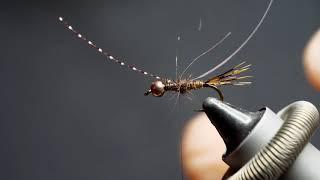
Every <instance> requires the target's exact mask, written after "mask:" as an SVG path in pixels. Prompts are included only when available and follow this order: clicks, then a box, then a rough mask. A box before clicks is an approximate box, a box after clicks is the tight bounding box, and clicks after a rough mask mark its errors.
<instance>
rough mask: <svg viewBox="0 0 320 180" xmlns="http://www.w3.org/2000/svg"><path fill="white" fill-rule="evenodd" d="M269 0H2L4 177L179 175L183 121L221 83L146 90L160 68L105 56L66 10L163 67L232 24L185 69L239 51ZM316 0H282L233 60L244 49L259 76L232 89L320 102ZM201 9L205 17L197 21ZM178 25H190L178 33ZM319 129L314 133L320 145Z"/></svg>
mask: <svg viewBox="0 0 320 180" xmlns="http://www.w3.org/2000/svg"><path fill="white" fill-rule="evenodd" d="M267 4H268V1H267V0H264V1H254V0H242V1H231V0H200V1H199V0H187V1H182V0H162V1H154V0H137V1H129V0H122V1H119V0H107V1H101V0H91V1H59V0H58V1H50V0H49V1H38V2H36V1H20V2H18V1H7V2H5V1H3V2H2V4H1V7H0V9H1V10H0V17H1V28H0V36H1V50H0V52H1V58H0V63H1V64H0V82H1V88H0V91H1V93H0V107H1V108H0V109H1V110H0V113H1V116H0V118H1V121H0V123H1V124H0V128H1V129H0V142H1V148H0V159H1V161H0V167H1V168H0V179H8V180H9V179H14V180H20V179H21V180H22V179H23V180H29V179H30V180H31V179H32V180H42V179H47V180H50V179H60V180H63V179H77V180H84V179H97V180H98V179H113V180H117V179H154V180H156V179H159V180H160V179H161V180H162V179H180V178H181V167H180V155H179V148H180V144H179V143H180V136H181V132H182V130H183V126H184V124H185V123H186V122H188V119H190V118H191V117H192V116H193V115H195V112H193V110H194V109H199V108H200V107H201V102H202V100H203V99H205V98H206V97H207V96H216V93H215V92H214V91H212V90H206V89H203V90H198V91H194V92H193V94H194V95H193V96H192V100H189V99H187V98H186V97H181V98H180V100H179V102H178V104H177V105H176V106H174V103H175V98H173V99H171V98H170V97H171V94H170V93H168V94H166V95H165V96H164V97H162V98H155V97H151V96H149V97H145V96H143V93H144V92H145V91H146V90H147V89H148V88H149V86H150V84H151V82H152V80H153V79H151V78H148V77H146V76H143V75H141V74H139V73H136V72H132V71H129V70H127V69H125V68H122V67H120V66H119V65H117V64H115V63H111V62H108V61H105V59H104V57H102V56H101V55H100V54H98V53H97V52H96V51H95V50H93V49H92V48H89V47H88V45H87V44H86V43H84V42H83V41H80V40H78V39H77V38H76V37H75V36H74V35H73V34H72V33H71V32H70V31H67V30H66V29H65V28H64V27H63V26H62V25H61V23H59V22H58V17H59V16H63V17H64V18H65V19H66V20H68V21H69V22H70V23H71V24H72V25H73V27H74V28H75V29H78V30H80V31H81V32H82V33H83V34H84V35H86V36H87V37H88V38H90V39H92V40H93V41H94V42H95V43H96V44H98V45H99V46H101V47H102V48H103V49H105V50H107V51H109V52H110V53H111V54H113V56H115V57H118V58H119V59H123V60H124V61H126V62H128V63H132V64H134V65H135V66H136V67H138V68H141V69H143V70H145V71H147V72H153V73H156V74H159V75H160V76H161V77H168V78H175V55H176V52H178V54H179V70H180V72H181V71H182V70H183V69H184V68H185V66H186V65H187V64H188V62H189V61H190V60H191V59H193V58H194V57H196V56H198V55H199V54H200V53H202V52H203V51H204V50H207V49H208V48H209V47H211V46H212V45H213V44H214V43H215V42H217V41H218V40H219V39H220V38H221V37H222V36H224V35H225V34H226V33H227V32H232V35H231V36H230V37H229V38H228V39H227V40H226V41H225V42H224V43H223V45H222V46H220V47H219V48H217V49H216V50H214V51H213V52H211V53H209V54H207V55H206V56H204V57H202V58H201V60H199V61H198V62H197V63H196V64H195V65H194V66H192V68H190V70H189V71H188V73H187V75H189V74H192V75H193V76H197V75H200V74H201V73H204V72H205V71H207V70H208V69H210V68H212V67H213V66H214V65H216V64H217V63H219V62H220V61H221V60H222V59H223V58H225V57H226V56H227V55H229V54H230V53H232V52H233V51H234V50H235V49H236V48H237V47H238V46H239V44H240V43H241V42H242V41H243V40H244V39H245V38H246V37H247V35H248V33H249V32H250V31H251V30H252V29H253V28H254V26H255V25H256V24H257V23H258V21H259V19H260V18H261V16H262V14H263V12H264V11H265V9H266V7H267ZM319 9H320V2H319V1H318V0H309V1H299V0H290V1H289V0H282V1H275V3H274V4H273V6H272V8H271V10H270V12H269V15H268V16H267V18H266V20H265V22H264V23H263V25H262V27H261V28H260V30H259V31H258V32H257V33H256V35H255V36H254V38H253V39H252V40H251V41H250V42H249V43H248V44H247V46H246V47H245V48H244V49H243V50H242V51H241V52H240V53H238V55H237V56H235V57H234V58H233V59H232V60H231V61H230V62H229V63H227V64H226V65H225V66H223V67H222V68H220V69H219V70H218V71H216V72H215V73H213V74H212V75H216V74H217V73H219V72H222V71H225V70H227V69H228V68H230V67H232V66H234V65H236V64H239V63H240V62H242V61H244V60H246V61H247V62H248V63H251V64H253V68H252V70H251V71H250V72H249V73H248V75H253V76H254V78H253V79H252V81H253V84H252V85H250V86H242V87H231V86H228V87H223V88H222V89H223V92H224V94H225V97H226V98H225V99H226V101H228V102H230V103H232V104H234V105H237V106H241V107H243V108H247V109H248V110H251V111H255V110H258V109H260V108H261V107H264V106H268V107H269V108H271V109H273V110H274V111H278V110H280V109H281V108H282V107H284V106H285V105H287V104H289V103H291V102H293V101H296V100H307V101H310V102H312V103H314V104H315V105H316V106H317V107H318V108H320V106H319V104H320V95H319V93H318V92H316V91H315V90H313V89H312V88H311V86H310V85H309V84H308V82H307V81H306V79H305V77H304V72H303V69H302V62H301V56H302V51H303V48H304V46H305V44H306V42H307V41H308V39H309V38H310V36H311V35H312V33H313V32H315V31H316V29H317V28H318V27H319V26H320V11H319ZM200 19H201V28H200V30H199V24H200ZM177 36H180V37H181V40H180V42H179V43H178V42H177ZM319 140H320V133H319V131H318V132H316V133H315V135H314V136H313V140H312V142H313V144H314V145H315V146H316V147H318V148H320V141H319Z"/></svg>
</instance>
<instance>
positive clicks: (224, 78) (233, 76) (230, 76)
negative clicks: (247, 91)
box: [205, 62, 252, 86]
mask: <svg viewBox="0 0 320 180" xmlns="http://www.w3.org/2000/svg"><path fill="white" fill-rule="evenodd" d="M245 63H246V62H242V63H240V64H238V65H237V66H235V67H233V68H232V69H230V70H228V71H226V72H224V73H222V74H220V75H218V76H214V77H213V78H211V79H209V80H207V81H206V82H205V83H206V84H209V85H212V86H219V85H247V84H251V82H248V81H240V80H242V79H245V78H249V77H252V76H238V75H239V74H240V73H242V72H245V71H247V70H249V69H250V66H251V64H248V65H245ZM243 65H244V66H243Z"/></svg>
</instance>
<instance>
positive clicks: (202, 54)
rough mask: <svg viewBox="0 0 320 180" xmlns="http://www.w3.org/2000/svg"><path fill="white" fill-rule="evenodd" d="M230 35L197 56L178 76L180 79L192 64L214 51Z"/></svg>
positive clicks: (228, 34) (227, 35)
mask: <svg viewBox="0 0 320 180" xmlns="http://www.w3.org/2000/svg"><path fill="white" fill-rule="evenodd" d="M230 35H231V32H228V33H227V34H226V35H225V36H224V37H223V38H222V39H221V40H220V41H218V42H217V43H216V44H214V45H213V46H212V47H211V48H209V49H208V50H206V51H204V52H203V53H201V54H200V55H199V56H197V57H196V58H194V59H193V60H192V61H191V63H190V64H189V65H188V66H187V67H186V68H185V69H184V70H183V72H182V73H181V75H180V78H181V77H182V76H183V75H184V73H185V72H186V71H187V70H188V68H189V67H190V66H191V65H192V64H193V63H194V62H196V61H197V60H198V59H199V58H200V57H202V56H204V55H206V54H208V53H209V52H210V51H212V50H214V49H215V48H216V47H218V46H219V45H220V44H221V43H222V42H223V41H224V40H225V39H227V37H229V36H230Z"/></svg>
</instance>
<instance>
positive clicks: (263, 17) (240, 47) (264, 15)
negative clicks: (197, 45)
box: [193, 0, 273, 80]
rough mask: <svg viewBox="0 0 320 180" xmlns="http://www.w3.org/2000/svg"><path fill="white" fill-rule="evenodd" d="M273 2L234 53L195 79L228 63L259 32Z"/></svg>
mask: <svg viewBox="0 0 320 180" xmlns="http://www.w3.org/2000/svg"><path fill="white" fill-rule="evenodd" d="M272 3H273V0H270V2H269V5H268V7H267V9H266V10H265V12H264V14H263V16H262V18H261V19H260V21H259V23H258V24H257V26H256V27H255V28H254V29H253V31H252V32H251V33H250V34H249V36H248V37H247V39H246V40H245V41H244V42H243V43H242V44H241V45H240V46H239V47H238V48H237V49H236V50H235V51H234V52H233V53H232V54H230V55H229V56H228V57H227V58H226V59H224V60H223V61H222V62H221V63H220V64H218V65H217V66H215V67H214V68H212V69H210V70H209V71H207V72H205V73H203V74H202V75H200V76H198V77H196V78H194V79H193V80H196V79H200V78H203V77H205V76H206V75H208V74H210V73H212V72H213V71H215V70H216V69H218V68H219V67H221V66H222V65H224V64H225V63H227V62H228V61H229V60H230V59H231V58H232V57H233V56H235V55H236V54H237V53H238V52H239V51H240V50H241V49H242V48H243V47H244V46H245V45H246V44H247V43H248V41H249V40H250V39H251V38H252V36H253V35H254V34H255V33H256V32H257V30H258V29H259V27H260V26H261V24H262V22H263V21H264V19H265V17H266V16H267V14H268V12H269V10H270V7H271V5H272Z"/></svg>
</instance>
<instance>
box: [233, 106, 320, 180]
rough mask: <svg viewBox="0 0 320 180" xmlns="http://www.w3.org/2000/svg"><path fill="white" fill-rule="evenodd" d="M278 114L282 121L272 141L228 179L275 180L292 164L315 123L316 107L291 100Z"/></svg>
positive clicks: (315, 126)
mask: <svg viewBox="0 0 320 180" xmlns="http://www.w3.org/2000/svg"><path fill="white" fill-rule="evenodd" d="M278 115H279V116H280V117H281V119H283V120H284V123H283V125H282V126H281V128H280V129H279V131H278V132H277V133H276V134H275V136H274V137H273V138H272V140H271V141H270V142H269V143H268V144H267V145H266V146H265V147H264V148H262V149H261V150H260V151H259V152H258V153H257V154H256V155H255V156H254V157H253V158H252V159H251V160H250V161H249V162H247V163H246V164H245V165H244V166H243V167H242V168H241V169H239V170H238V171H237V172H236V173H235V174H234V175H232V176H231V177H229V178H228V179H230V180H260V179H270V180H272V179H278V178H279V177H280V176H281V175H282V174H283V173H284V172H286V171H287V170H288V169H289V167H290V166H291V165H292V164H293V162H294V161H295V160H296V158H297V157H298V156H299V154H300V152H301V151H302V150H303V148H304V147H305V145H306V144H308V142H309V139H310V137H311V135H312V133H313V132H314V131H315V129H316V128H317V127H318V126H319V112H318V110H317V109H316V107H315V106H314V105H313V104H311V103H309V102H306V101H297V102H294V103H292V104H290V105H288V106H287V107H285V108H283V109H282V110H281V111H280V112H279V113H278Z"/></svg>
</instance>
